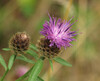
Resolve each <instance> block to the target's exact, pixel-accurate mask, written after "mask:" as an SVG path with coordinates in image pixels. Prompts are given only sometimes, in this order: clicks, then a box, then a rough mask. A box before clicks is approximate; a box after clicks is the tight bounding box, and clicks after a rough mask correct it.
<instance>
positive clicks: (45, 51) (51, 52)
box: [37, 38, 60, 58]
mask: <svg viewBox="0 0 100 81" xmlns="http://www.w3.org/2000/svg"><path fill="white" fill-rule="evenodd" d="M37 48H38V50H39V54H40V56H43V57H45V58H54V57H55V56H58V54H59V53H60V49H59V48H58V47H57V46H56V45H55V44H54V46H51V47H50V40H48V39H46V38H41V39H40V40H39V42H38V44H37Z"/></svg>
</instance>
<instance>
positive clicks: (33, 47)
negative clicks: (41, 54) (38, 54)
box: [30, 44, 38, 51]
mask: <svg viewBox="0 0 100 81" xmlns="http://www.w3.org/2000/svg"><path fill="white" fill-rule="evenodd" d="M30 48H32V49H33V50H36V51H38V49H37V47H36V46H35V45H33V44H31V45H30Z"/></svg>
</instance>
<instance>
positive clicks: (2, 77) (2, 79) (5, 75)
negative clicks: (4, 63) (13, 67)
mask: <svg viewBox="0 0 100 81" xmlns="http://www.w3.org/2000/svg"><path fill="white" fill-rule="evenodd" d="M8 71H9V70H8V69H7V70H6V72H5V73H4V75H3V76H2V78H1V80H0V81H3V80H4V78H5V76H6V75H7V73H8Z"/></svg>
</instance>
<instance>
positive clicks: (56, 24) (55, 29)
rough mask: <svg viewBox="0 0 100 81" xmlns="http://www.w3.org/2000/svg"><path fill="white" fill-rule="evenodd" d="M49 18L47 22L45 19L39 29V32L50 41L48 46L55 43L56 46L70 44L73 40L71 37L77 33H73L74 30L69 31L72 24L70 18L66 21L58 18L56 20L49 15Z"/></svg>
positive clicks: (67, 45)
mask: <svg viewBox="0 0 100 81" xmlns="http://www.w3.org/2000/svg"><path fill="white" fill-rule="evenodd" d="M49 18H50V20H49V22H48V21H45V23H44V24H43V29H42V31H41V34H42V35H44V36H45V37H46V39H48V40H49V41H50V45H49V46H54V45H56V46H57V47H58V48H61V47H65V48H66V47H69V46H71V44H70V42H71V41H73V40H75V39H74V38H73V37H74V36H76V35H77V34H75V33H76V31H71V26H72V25H73V24H74V23H72V24H70V21H71V20H72V19H70V20H69V21H68V22H67V21H65V20H64V21H63V22H62V21H61V19H60V18H59V19H58V20H56V18H55V17H53V18H51V16H50V15H49Z"/></svg>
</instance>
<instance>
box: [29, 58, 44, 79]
mask: <svg viewBox="0 0 100 81" xmlns="http://www.w3.org/2000/svg"><path fill="white" fill-rule="evenodd" d="M42 67H43V60H42V59H41V58H40V59H39V60H38V61H37V62H36V63H35V65H34V67H33V69H32V71H31V73H30V76H29V78H28V81H36V79H37V77H38V75H39V73H40V72H41V70H42Z"/></svg>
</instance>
